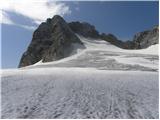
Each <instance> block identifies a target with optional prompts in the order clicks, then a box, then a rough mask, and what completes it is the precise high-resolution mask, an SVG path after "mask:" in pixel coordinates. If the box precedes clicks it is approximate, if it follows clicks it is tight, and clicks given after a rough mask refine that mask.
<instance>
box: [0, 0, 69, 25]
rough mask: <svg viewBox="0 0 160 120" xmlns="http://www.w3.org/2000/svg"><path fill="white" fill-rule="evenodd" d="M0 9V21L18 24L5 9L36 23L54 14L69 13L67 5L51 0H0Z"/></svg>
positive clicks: (62, 14)
mask: <svg viewBox="0 0 160 120" xmlns="http://www.w3.org/2000/svg"><path fill="white" fill-rule="evenodd" d="M0 9H1V14H2V19H1V20H0V23H5V24H18V23H14V22H13V21H12V19H11V18H10V16H9V14H7V12H5V11H9V12H14V13H17V14H21V15H24V16H26V17H29V18H31V19H33V20H34V21H33V22H35V23H37V24H39V23H41V22H42V21H45V20H46V19H47V18H52V17H53V16H54V15H56V14H58V15H61V16H64V15H66V14H70V13H71V10H70V8H69V6H67V5H66V4H65V3H62V2H55V1H53V0H38V1H36V0H0Z"/></svg>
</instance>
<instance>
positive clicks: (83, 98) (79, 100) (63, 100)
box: [1, 36, 159, 118]
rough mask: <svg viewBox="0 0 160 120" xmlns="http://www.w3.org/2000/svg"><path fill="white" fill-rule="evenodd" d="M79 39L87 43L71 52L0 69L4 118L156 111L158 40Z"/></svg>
mask: <svg viewBox="0 0 160 120" xmlns="http://www.w3.org/2000/svg"><path fill="white" fill-rule="evenodd" d="M79 37H80V36H79ZM80 39H81V40H82V41H83V43H84V44H85V46H86V49H79V51H78V52H77V54H74V55H72V56H70V57H67V58H64V59H62V60H59V61H54V62H49V63H41V61H40V62H38V63H36V64H35V65H32V66H29V67H25V68H21V69H8V70H3V71H2V82H1V87H2V118H158V117H159V114H158V113H159V112H158V94H159V93H158V89H159V86H158V45H154V46H151V47H149V48H147V49H143V50H123V49H120V48H118V47H116V46H113V45H111V44H109V43H107V42H105V41H102V40H92V39H86V38H83V37H80ZM156 48H157V49H156Z"/></svg>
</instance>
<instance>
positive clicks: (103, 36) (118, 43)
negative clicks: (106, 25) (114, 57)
mask: <svg viewBox="0 0 160 120" xmlns="http://www.w3.org/2000/svg"><path fill="white" fill-rule="evenodd" d="M100 37H101V39H103V40H105V41H107V42H109V43H111V44H113V45H115V46H117V47H120V48H123V47H124V42H122V41H120V40H118V39H117V38H116V37H115V36H114V35H113V34H107V35H106V34H105V33H102V34H101V35H100Z"/></svg>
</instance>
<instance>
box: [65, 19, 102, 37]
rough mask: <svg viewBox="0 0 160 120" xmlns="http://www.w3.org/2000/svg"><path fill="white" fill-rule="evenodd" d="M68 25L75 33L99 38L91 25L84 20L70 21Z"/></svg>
mask: <svg viewBox="0 0 160 120" xmlns="http://www.w3.org/2000/svg"><path fill="white" fill-rule="evenodd" d="M68 25H69V27H70V28H71V29H72V30H73V31H74V32H75V33H77V34H79V35H82V36H84V37H90V38H99V37H100V35H99V33H98V31H97V30H96V29H95V27H94V26H93V25H90V24H89V23H86V22H82V23H81V22H71V23H68Z"/></svg>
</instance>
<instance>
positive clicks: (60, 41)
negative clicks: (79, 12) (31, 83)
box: [19, 15, 159, 67]
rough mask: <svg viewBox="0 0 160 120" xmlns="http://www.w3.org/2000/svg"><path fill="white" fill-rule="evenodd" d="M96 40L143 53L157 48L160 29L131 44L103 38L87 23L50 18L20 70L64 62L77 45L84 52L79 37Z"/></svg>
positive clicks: (142, 34)
mask: <svg viewBox="0 0 160 120" xmlns="http://www.w3.org/2000/svg"><path fill="white" fill-rule="evenodd" d="M76 34H79V35H82V36H84V37H87V38H97V39H102V40H104V41H107V42H109V43H111V44H113V45H115V46H117V47H120V48H123V49H142V48H147V47H149V46H150V45H153V44H158V43H159V41H158V37H159V28H158V26H156V27H154V28H153V29H151V30H148V31H145V32H140V33H137V34H136V35H135V36H134V38H133V40H132V41H125V42H123V41H121V40H119V39H117V38H116V36H114V35H113V34H106V33H102V34H100V33H99V32H98V31H97V30H96V28H95V26H93V25H91V24H89V23H86V22H78V21H76V22H70V23H67V22H66V21H65V20H64V19H63V18H62V17H61V16H59V15H55V16H54V17H53V18H48V19H47V20H46V22H43V23H41V24H40V25H39V27H38V28H37V29H36V30H35V31H34V33H33V38H32V41H31V43H30V45H29V46H28V49H27V50H26V52H24V53H23V55H22V58H21V60H20V63H19V67H25V66H28V65H32V64H35V63H37V62H38V61H40V60H42V61H43V62H50V61H55V60H59V59H62V58H65V57H67V56H69V55H70V54H71V52H72V51H73V46H72V44H74V43H77V44H79V45H81V46H82V47H83V48H85V46H84V45H83V42H81V41H80V39H79V38H78V37H77V36H76Z"/></svg>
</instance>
